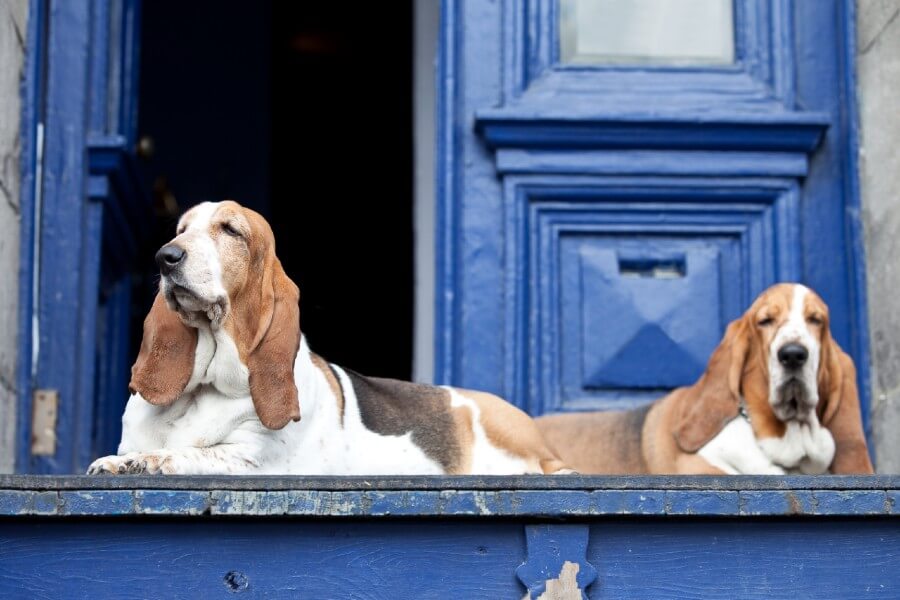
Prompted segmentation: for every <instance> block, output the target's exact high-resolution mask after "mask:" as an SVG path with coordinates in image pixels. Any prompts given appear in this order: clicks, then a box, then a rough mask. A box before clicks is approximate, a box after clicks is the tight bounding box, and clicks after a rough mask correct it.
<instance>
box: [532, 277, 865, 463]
mask: <svg viewBox="0 0 900 600" xmlns="http://www.w3.org/2000/svg"><path fill="white" fill-rule="evenodd" d="M537 421H538V426H539V427H540V429H541V431H542V432H543V433H544V436H545V437H546V438H547V441H548V442H549V443H550V446H551V447H552V448H553V449H554V450H556V451H557V453H558V454H559V456H560V458H562V460H563V461H565V462H566V463H567V464H568V465H569V466H571V467H572V468H574V469H575V470H577V471H579V472H580V473H606V474H626V473H659V474H716V473H718V474H722V473H728V474H784V473H805V474H820V473H826V472H831V473H872V472H873V470H872V463H871V461H870V460H869V454H868V450H867V448H866V438H865V435H864V433H863V428H862V418H861V414H860V406H859V397H858V395H857V389H856V368H855V367H854V365H853V360H852V359H851V358H850V357H849V356H848V355H847V354H846V353H845V352H844V351H843V350H841V348H840V347H839V346H838V345H837V343H836V342H835V341H834V340H833V339H832V337H831V333H830V331H829V327H828V307H827V306H826V305H825V303H824V302H823V301H822V299H821V298H820V297H819V296H818V295H817V294H816V293H815V292H813V291H812V290H810V289H809V288H807V287H805V286H803V285H798V284H779V285H775V286H773V287H771V288H769V289H768V290H766V291H765V292H763V293H762V294H761V295H760V296H759V297H758V298H757V299H756V301H755V302H754V303H753V305H752V306H751V307H750V308H749V310H747V312H746V313H744V315H743V316H742V317H741V318H739V319H737V320H736V321H734V322H732V323H731V324H730V325H729V326H728V329H727V331H726V333H725V338H724V339H723V340H722V342H721V344H720V345H719V347H718V348H717V349H716V350H715V352H714V353H713V355H712V357H711V358H710V361H709V365H708V367H707V370H706V373H704V374H703V376H702V377H701V378H700V380H699V381H697V383H695V384H694V385H692V386H690V387H684V388H679V389H676V390H675V391H673V392H672V393H670V394H669V395H668V396H666V397H664V398H662V399H661V400H658V401H657V402H655V403H653V404H651V405H649V406H645V407H643V408H640V409H636V410H631V411H626V412H601V413H589V414H584V413H582V414H566V415H553V416H548V417H542V418H540V419H538V420H537Z"/></svg>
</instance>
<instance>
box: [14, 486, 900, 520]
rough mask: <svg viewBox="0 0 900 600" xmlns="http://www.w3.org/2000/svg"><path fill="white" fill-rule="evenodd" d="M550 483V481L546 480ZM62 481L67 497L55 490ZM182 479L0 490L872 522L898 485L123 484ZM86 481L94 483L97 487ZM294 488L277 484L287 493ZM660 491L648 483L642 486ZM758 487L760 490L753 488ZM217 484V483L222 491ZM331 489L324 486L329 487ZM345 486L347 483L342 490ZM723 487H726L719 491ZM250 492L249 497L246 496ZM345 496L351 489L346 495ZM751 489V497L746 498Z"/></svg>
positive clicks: (82, 503) (30, 494)
mask: <svg viewBox="0 0 900 600" xmlns="http://www.w3.org/2000/svg"><path fill="white" fill-rule="evenodd" d="M548 479H549V478H548ZM57 480H58V481H59V482H60V486H59V489H53V485H52V482H53V481H57ZM179 480H180V479H179V478H174V479H165V478H156V479H152V478H149V479H148V478H143V479H138V478H128V477H121V478H117V477H110V478H104V480H103V481H104V482H106V483H107V484H108V488H109V489H103V488H101V487H100V486H99V485H95V486H93V487H92V488H87V489H77V488H72V487H70V486H68V485H63V484H65V483H66V482H67V481H68V478H50V479H48V478H44V479H41V480H39V483H40V485H33V484H34V483H35V480H34V479H33V478H28V477H24V476H23V477H18V478H17V477H16V476H12V477H5V478H3V479H2V480H0V515H10V516H15V515H23V516H28V515H59V516H66V515H110V516H114V515H182V516H202V515H216V516H279V515H296V516H333V517H359V516H371V517H413V516H460V517H495V516H499V517H502V516H533V517H565V516H576V517H584V516H604V515H648V516H652V515H669V516H699V517H703V516H746V517H754V516H797V517H816V516H867V515H888V516H891V515H896V514H898V512H900V509H898V508H897V507H898V505H897V503H896V498H897V496H898V490H900V478H889V479H884V478H881V479H880V483H882V484H884V486H883V488H882V489H871V488H869V487H868V486H865V487H862V486H860V485H859V483H860V482H859V481H856V480H855V479H853V480H848V485H847V487H846V488H843V489H842V488H838V487H835V486H833V485H832V484H833V483H834V480H835V478H827V479H822V480H815V479H809V480H805V482H809V483H819V482H821V483H822V484H823V487H824V484H829V486H830V489H817V488H816V487H814V486H809V487H795V488H789V489H778V488H774V487H773V488H766V487H764V486H759V485H755V484H754V485H748V483H747V480H745V479H742V478H733V479H732V481H733V484H734V486H733V487H734V488H735V489H731V490H727V489H721V485H715V484H716V483H717V482H711V483H713V484H714V487H713V489H705V490H704V489H690V488H685V487H683V486H682V487H678V486H677V485H673V484H672V482H671V481H670V480H668V479H666V478H662V479H660V480H658V483H657V485H656V486H655V487H648V488H646V489H532V488H510V489H442V486H440V485H435V486H434V487H432V488H431V489H428V488H423V487H422V486H415V487H408V486H404V485H397V486H396V487H395V488H394V489H384V488H385V486H384V483H385V481H390V480H385V481H382V480H378V479H371V480H366V481H358V482H356V485H357V488H356V489H334V488H332V489H328V488H329V487H330V486H331V484H333V483H337V482H332V481H330V480H326V481H324V482H323V485H322V488H325V489H309V485H308V483H309V482H308V481H307V480H305V479H303V478H297V479H296V482H297V487H298V488H300V489H275V490H271V491H269V490H265V489H260V488H261V487H264V486H262V485H261V484H260V482H259V480H258V479H257V478H243V479H242V478H234V479H231V480H228V482H227V483H228V485H229V487H230V488H233V489H222V488H220V487H217V486H215V485H210V486H208V487H206V488H204V487H203V484H204V483H206V482H203V481H200V482H198V485H197V486H196V487H195V489H145V488H144V487H142V486H137V487H136V489H130V488H127V487H125V486H123V485H122V483H123V482H124V483H126V484H127V483H130V482H133V483H135V484H137V483H139V482H146V481H152V482H154V483H157V482H177V481H179ZM84 481H87V482H90V483H95V482H96V480H91V479H85V480H84ZM285 482H286V480H284V479H282V480H279V483H281V484H284V483H285ZM648 482H649V483H653V482H652V481H649V480H642V481H641V483H648ZM750 482H751V483H753V480H750ZM214 483H218V482H214ZM326 483H327V484H328V485H325V484H326ZM343 483H346V482H343ZM718 483H721V482H718ZM241 485H243V486H244V489H240V486H241ZM342 487H345V486H343V485H342ZM742 488H744V489H742Z"/></svg>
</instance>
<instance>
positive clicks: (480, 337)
mask: <svg viewBox="0 0 900 600" xmlns="http://www.w3.org/2000/svg"><path fill="white" fill-rule="evenodd" d="M673 7H675V8H676V10H675V11H673V10H672V9H673ZM854 18H855V17H854V14H853V3H852V2H851V1H850V0H797V1H793V2H788V1H785V0H696V1H695V0H692V2H688V3H680V2H679V3H676V2H665V1H664V0H662V1H660V0H639V1H636V2H617V1H615V0H506V1H504V2H487V1H484V0H469V1H465V0H461V1H459V2H454V1H449V0H448V1H447V2H445V4H444V8H443V22H442V38H441V45H440V55H439V76H438V83H439V88H440V101H439V118H440V123H439V129H438V131H439V141H438V143H439V159H438V165H439V180H438V189H439V213H438V214H439V215H440V218H439V226H438V229H439V231H438V234H439V240H438V255H439V272H438V293H437V298H438V307H437V308H438V311H437V313H438V325H437V328H436V331H437V333H438V340H437V356H438V359H437V363H438V364H437V377H438V379H439V380H441V381H443V382H452V383H454V384H458V385H463V386H468V387H475V388H482V389H488V390H491V391H494V392H497V393H501V394H503V395H505V396H506V397H508V398H510V399H511V400H513V401H514V402H516V403H517V404H518V405H520V406H522V407H524V408H526V409H527V410H528V411H529V412H531V413H532V414H543V413H549V412H559V411H574V410H587V409H611V408H626V407H630V406H635V405H637V404H639V403H642V402H646V401H648V400H650V399H652V398H656V397H659V396H660V395H662V394H663V393H665V392H666V391H667V390H669V389H671V388H673V387H677V386H680V385H685V384H689V383H691V382H693V381H694V380H695V379H696V378H697V377H698V376H699V375H700V374H701V373H702V371H703V369H704V366H705V363H706V361H707V358H708V356H709V354H710V353H711V351H712V350H713V348H714V347H715V346H716V345H717V343H718V341H719V339H720V338H721V336H722V334H723V332H724V329H725V326H726V325H727V323H728V322H729V321H730V320H732V319H734V318H736V317H737V316H739V315H740V314H741V313H742V312H743V311H744V309H745V308H746V307H747V306H748V305H749V303H750V302H751V301H752V299H753V298H754V297H755V296H756V295H757V294H758V293H759V292H761V291H762V290H763V289H765V288H766V287H767V286H769V285H771V284H773V283H775V282H778V281H801V282H804V283H806V284H808V285H810V286H811V287H813V288H814V289H816V290H817V291H818V292H819V293H820V294H821V295H822V296H823V298H824V299H825V300H826V301H827V302H828V303H829V305H830V307H831V310H832V315H833V320H832V327H833V330H834V334H835V336H836V338H837V339H838V341H839V342H840V344H841V345H842V346H843V347H844V348H846V349H847V350H848V351H849V352H850V353H851V354H852V355H853V356H854V358H855V359H856V360H857V364H858V365H859V367H860V369H859V373H860V378H861V383H862V389H863V396H864V397H863V404H864V414H867V411H866V410H865V407H866V406H867V401H868V388H867V385H866V383H867V376H868V368H867V355H866V353H867V341H866V317H865V297H864V286H863V263H862V258H863V257H862V250H861V241H860V226H859V223H858V220H857V211H858V203H859V199H858V193H857V187H856V164H855V150H856V145H855V127H854V122H853V115H854V112H853V97H854V95H853V91H854V88H853V86H854V81H853V71H852V64H853V62H852V52H851V50H852V48H853V43H854V40H853V23H854V22H855V21H854ZM629 31H630V32H632V33H630V34H628V33H627V32H629ZM635 32H637V33H635ZM648 39H649V42H652V43H649V42H648ZM672 39H674V40H675V41H674V42H673V43H671V44H669V42H672ZM678 40H680V42H679V41H678ZM657 42H658V43H657ZM667 44H669V45H667Z"/></svg>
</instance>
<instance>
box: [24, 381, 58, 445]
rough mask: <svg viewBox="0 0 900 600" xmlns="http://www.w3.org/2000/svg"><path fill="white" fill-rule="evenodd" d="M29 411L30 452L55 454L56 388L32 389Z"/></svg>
mask: <svg viewBox="0 0 900 600" xmlns="http://www.w3.org/2000/svg"><path fill="white" fill-rule="evenodd" d="M32 399H33V402H32V406H33V410H32V413H31V454H33V455H36V456H53V455H54V454H56V416H57V414H58V413H59V392H58V391H57V390H34V395H33V397H32Z"/></svg>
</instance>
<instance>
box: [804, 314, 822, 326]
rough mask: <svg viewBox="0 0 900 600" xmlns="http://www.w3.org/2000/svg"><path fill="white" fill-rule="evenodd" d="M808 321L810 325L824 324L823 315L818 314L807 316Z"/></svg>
mask: <svg viewBox="0 0 900 600" xmlns="http://www.w3.org/2000/svg"><path fill="white" fill-rule="evenodd" d="M806 322H807V323H809V324H810V325H816V326H819V325H821V324H822V319H821V317H817V316H816V315H812V316H809V317H806Z"/></svg>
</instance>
